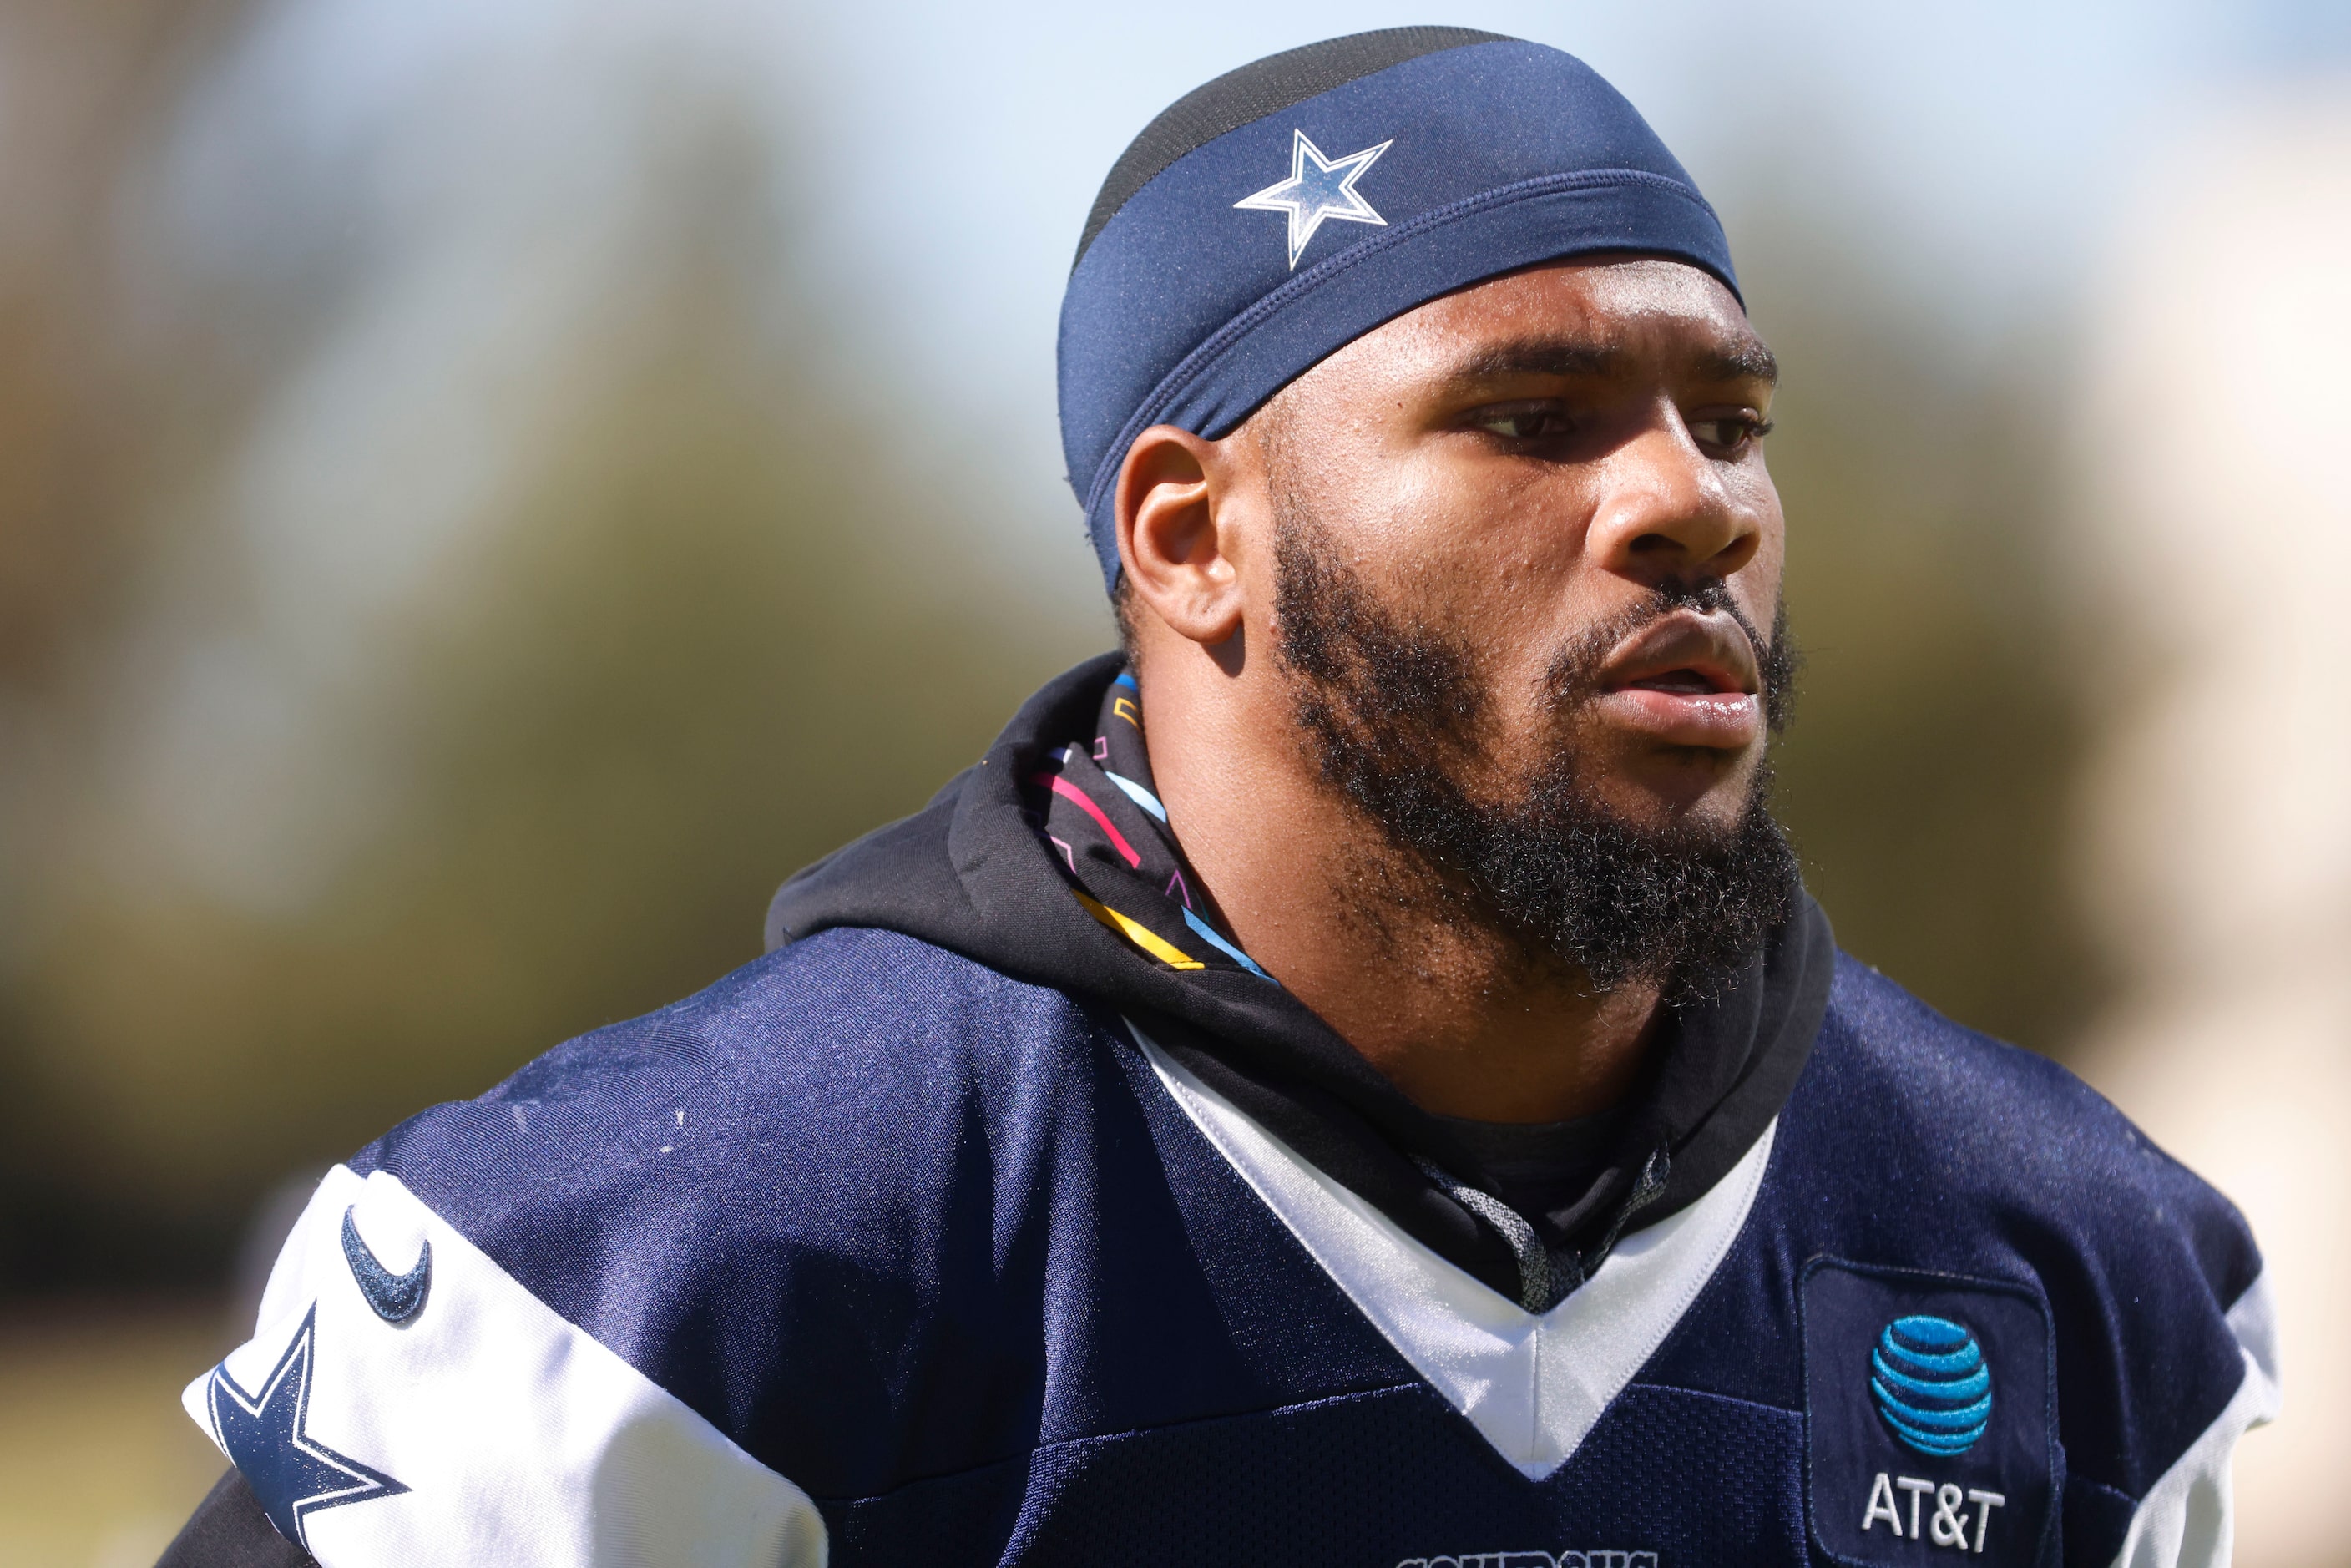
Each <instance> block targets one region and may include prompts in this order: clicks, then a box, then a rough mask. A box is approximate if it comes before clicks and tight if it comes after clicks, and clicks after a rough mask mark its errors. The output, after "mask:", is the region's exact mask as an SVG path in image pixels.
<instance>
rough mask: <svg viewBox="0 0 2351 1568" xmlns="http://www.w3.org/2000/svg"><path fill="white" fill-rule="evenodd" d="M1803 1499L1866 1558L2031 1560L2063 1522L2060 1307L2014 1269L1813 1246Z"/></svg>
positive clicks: (1852, 1557)
mask: <svg viewBox="0 0 2351 1568" xmlns="http://www.w3.org/2000/svg"><path fill="white" fill-rule="evenodd" d="M1803 1317H1804V1385H1805V1416H1806V1427H1807V1429H1808V1430H1807V1441H1808V1446H1809V1451H1808V1453H1807V1455H1806V1463H1805V1476H1804V1484H1805V1494H1806V1495H1805V1508H1806V1512H1807V1513H1808V1514H1809V1515H1810V1519H1811V1524H1812V1531H1813V1539H1814V1540H1815V1541H1816V1542H1818V1543H1819V1545H1820V1548H1821V1550H1822V1551H1823V1552H1826V1553H1827V1554H1828V1555H1829V1556H1831V1557H1833V1558H1834V1559H1836V1560H1837V1561H1838V1562H1841V1563H1854V1564H1858V1565H1865V1568H1896V1565H1900V1564H1911V1563H1935V1562H1944V1563H1948V1562H1949V1561H1950V1560H1951V1559H1952V1557H1953V1556H1954V1555H1964V1556H1969V1557H1981V1558H1984V1559H1986V1560H1987V1561H1989V1562H2003V1563H2009V1562H2012V1563H2030V1562H2033V1561H2035V1560H2037V1559H2038V1558H2039V1556H2040V1555H2041V1549H2042V1546H2043V1542H2044V1539H2045V1538H2046V1536H2047V1534H2048V1531H2049V1530H2050V1528H2051V1525H2052V1523H2053V1516H2052V1506H2051V1505H2052V1500H2053V1499H2052V1490H2053V1489H2052V1486H2051V1477H2052V1476H2053V1474H2054V1473H2055V1463H2054V1458H2055V1427H2056V1411H2055V1408H2054V1406H2053V1382H2052V1378H2051V1372H2050V1364H2049V1357H2050V1343H2051V1342H2050V1333H2049V1319H2048V1314H2047V1312H2046V1310H2045V1309H2044V1308H2043V1305H2042V1303H2041V1301H2040V1298H2039V1297H2038V1296H2037V1295H2035V1294H2034V1293H2033V1292H2032V1291H2029V1290H2027V1289H2024V1288H2023V1287H2021V1286H2017V1285H2011V1284H2006V1283H2003V1282H2000V1281H1988V1280H1986V1281H1979V1280H1967V1279H1958V1278H1953V1277H1951V1276H1948V1275H1933V1274H1925V1273H1917V1272H1911V1271H1908V1270H1892V1269H1873V1268H1868V1267H1865V1266H1864V1265H1860V1264H1854V1263H1845V1262H1842V1261H1839V1260H1833V1259H1815V1260H1813V1262H1812V1263H1811V1264H1810V1265H1809V1266H1808V1267H1807V1268H1806V1270H1805V1272H1804V1283H1803Z"/></svg>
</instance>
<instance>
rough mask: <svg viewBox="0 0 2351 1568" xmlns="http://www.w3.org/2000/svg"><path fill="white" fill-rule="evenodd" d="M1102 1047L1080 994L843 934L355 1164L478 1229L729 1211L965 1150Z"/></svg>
mask: <svg viewBox="0 0 2351 1568" xmlns="http://www.w3.org/2000/svg"><path fill="white" fill-rule="evenodd" d="M1093 1032H1094V1026H1093V1025H1092V1022H1091V1020H1090V1019H1088V1018H1087V1017H1086V1015H1085V1014H1084V1013H1083V1011H1082V1010H1081V1009H1080V1008H1079V1007H1078V1006H1077V1004H1076V1003H1075V1002H1073V1001H1072V1000H1071V998H1069V997H1067V996H1066V995H1064V994H1062V993H1061V992H1058V991H1054V990H1050V989H1047V988H1041V987H1037V986H1031V985H1025V984H1022V983H1020V982H1019V981H1015V980H1012V979H1009V978H1008V977H1005V976H1003V975H1000V974H998V973H997V972H995V971H993V970H991V969H988V968H987V967H983V966H981V965H978V964H976V963H973V962H971V961H970V960H968V959H966V958H962V957H959V956H956V955H955V954H952V953H949V952H946V950H944V949H942V948H939V947H936V946H932V945H930V944H928V943H925V942H923V941H920V940H918V939H916V938H914V937H911V936H902V935H899V934H897V933H894V932H887V931H876V930H853V929H843V930H835V931H828V932H825V933H823V934H821V935H820V936H815V937H811V938H810V939H809V940H807V941H805V942H800V943H796V944H794V945H792V946H789V947H786V948H784V949H782V950H781V951H779V952H776V953H772V954H769V955H768V956H765V957H763V958H760V959H758V960H757V961H755V962H753V963H751V964H748V965H746V966H745V967H742V968H740V969H737V970H736V971H735V972H734V973H732V974H730V975H728V976H726V977H724V978H723V979H721V980H719V981H718V982H717V983H716V984H715V985H713V986H711V987H710V988H707V989H705V990H704V991H702V992H700V993H698V994H696V995H695V996H692V997H689V998H685V999H684V1000H682V1001H679V1002H675V1003H673V1004H672V1005H670V1006H668V1007H665V1008H663V1009H660V1010H658V1011H656V1012H653V1013H649V1014H646V1015H645V1016H644V1017H643V1018H638V1019H629V1020H627V1021H625V1022H622V1023H617V1024H612V1025H609V1026H607V1027H606V1028H603V1029H601V1030H595V1031H593V1032H592V1033H590V1034H586V1035H582V1036H580V1038H579V1039H577V1040H570V1041H568V1042H566V1043H565V1044H562V1045H559V1046H558V1047H556V1048H555V1049H554V1050H552V1051H549V1052H547V1053H546V1054H545V1055H543V1056H541V1057H539V1058H538V1060H537V1061H533V1062H531V1063H530V1064H529V1065H528V1066H527V1067H525V1068H523V1069H522V1070H521V1071H518V1072H517V1073H516V1074H515V1075H514V1076H513V1077H511V1078H509V1079H508V1080H507V1082H504V1083H501V1084H499V1085H498V1086H497V1087H496V1088H495V1089H493V1090H491V1091H490V1092H488V1093H486V1094H485V1095H483V1096H482V1097H481V1098H480V1099H478V1100H474V1101H469V1102H462V1103H452V1104H444V1105H437V1106H434V1107H433V1108H432V1109H430V1110H428V1111H425V1112H423V1113H421V1114H419V1115H417V1116H415V1117H413V1118H412V1119H411V1120H409V1121H408V1122H406V1123H404V1124H402V1125H401V1126H399V1127H397V1128H395V1129H393V1130H392V1132H391V1133H389V1134H386V1135H385V1136H384V1137H383V1138H381V1140H379V1141H378V1142H377V1143H376V1144H375V1145H371V1147H370V1148H369V1149H367V1150H366V1151H364V1152H363V1153H362V1154H361V1155H360V1156H359V1157H358V1158H357V1159H355V1160H354V1161H353V1162H352V1165H353V1168H355V1169H357V1170H360V1172H362V1173H365V1172H368V1171H371V1170H376V1169H382V1170H386V1171H389V1172H391V1173H392V1175H394V1176H398V1177H399V1178H400V1179H401V1180H402V1182H404V1183H406V1184H407V1185H409V1186H411V1187H413V1188H414V1189H416V1190H417V1191H418V1192H419V1194H420V1196H424V1195H428V1194H429V1195H430V1196H427V1197H426V1201H428V1202H432V1203H434V1206H435V1207H441V1200H445V1201H447V1202H448V1203H450V1204H452V1205H453V1206H455V1210H456V1212H455V1213H452V1216H451V1217H452V1218H453V1219H454V1218H458V1215H459V1214H462V1215H463V1217H464V1218H463V1219H461V1220H460V1221H459V1222H460V1223H461V1225H463V1226H465V1228H469V1229H476V1228H479V1229H487V1230H491V1231H495V1230H496V1228H498V1227H499V1226H500V1225H501V1224H502V1223H504V1222H505V1221H506V1220H507V1218H508V1212H507V1211H508V1210H509V1209H511V1210H513V1211H515V1213H516V1214H517V1216H519V1217H521V1218H530V1219H534V1220H537V1219H543V1218H546V1217H547V1216H548V1214H549V1211H550V1210H556V1209H562V1208H567V1207H570V1208H578V1207H583V1206H587V1205H591V1204H592V1203H593V1202H594V1201H596V1200H598V1199H602V1200H609V1201H619V1202H626V1203H629V1204H632V1205H636V1206H643V1205H654V1206H659V1207H674V1206H677V1205H681V1204H687V1205H691V1204H695V1203H698V1202H708V1201H716V1200H719V1199H721V1198H723V1197H724V1196H725V1193H726V1190H727V1189H732V1188H738V1187H741V1186H745V1185H747V1184H754V1183H758V1184H772V1183H776V1182H784V1183H788V1184H796V1183H801V1182H809V1181H821V1180H824V1179H826V1178H827V1177H828V1176H830V1175H832V1174H835V1173H836V1171H837V1169H838V1168H839V1167H844V1166H859V1167H860V1168H863V1169H867V1170H869V1171H870V1170H871V1169H872V1168H873V1166H874V1163H875V1162H874V1152H875V1150H876V1148H877V1147H888V1148H892V1149H895V1150H898V1151H900V1152H902V1153H903V1152H904V1151H905V1150H906V1149H907V1148H908V1146H909V1140H913V1141H914V1142H916V1143H919V1142H920V1140H921V1139H922V1138H923V1137H924V1136H925V1134H941V1135H946V1136H948V1137H953V1136H955V1135H956V1126H957V1124H958V1122H959V1119H960V1118H961V1117H962V1115H963V1114H965V1111H964V1109H963V1108H964V1107H966V1106H967V1104H968V1103H971V1102H975V1101H977V1102H982V1103H989V1104H993V1103H997V1101H998V1100H999V1099H1000V1098H1002V1097H1004V1096H1006V1095H1010V1096H1015V1097H1018V1096H1021V1095H1027V1096H1029V1097H1034V1096H1036V1095H1039V1094H1043V1095H1046V1096H1049V1097H1050V1095H1051V1094H1052V1093H1053V1092H1054V1091H1055V1090H1056V1089H1057V1088H1062V1087H1069V1086H1070V1080H1071V1076H1072V1072H1073V1071H1076V1070H1077V1069H1079V1068H1081V1065H1082V1062H1083V1059H1084V1053H1083V1052H1082V1051H1080V1052H1075V1053H1073V1052H1072V1051H1071V1050H1070V1049H1069V1047H1070V1045H1071V1042H1072V1041H1076V1040H1084V1039H1086V1038H1088V1037H1089V1036H1090V1035H1091V1034H1092V1033H1093ZM884 1128H886V1129H888V1131H889V1133H890V1134H891V1136H890V1139H889V1142H888V1143H887V1144H886V1145H877V1144H876V1143H875V1142H873V1141H872V1140H873V1135H874V1134H878V1133H879V1131H880V1130H882V1129H884ZM885 1168H886V1167H885ZM860 1186H861V1189H862V1190H866V1191H872V1190H875V1189H876V1188H875V1184H874V1183H873V1182H872V1181H871V1180H870V1179H869V1180H868V1181H866V1182H863V1183H861V1184H860Z"/></svg>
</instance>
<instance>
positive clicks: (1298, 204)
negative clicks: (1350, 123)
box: [1233, 130, 1395, 272]
mask: <svg viewBox="0 0 2351 1568" xmlns="http://www.w3.org/2000/svg"><path fill="white" fill-rule="evenodd" d="M1290 136H1291V137H1292V138H1293V140H1292V141H1291V142H1290V178H1289V179H1287V180H1282V181H1279V182H1277V183H1273V184H1270V185H1268V186H1267V187H1266V188H1265V189H1264V190H1262V191H1259V193H1257V194H1255V195H1253V196H1244V197H1242V198H1241V199H1240V200H1239V201H1238V202H1235V203H1234V204H1233V205H1234V206H1235V207H1237V208H1239V209H1241V210H1243V211H1247V212H1253V213H1287V214H1290V271H1292V272H1295V271H1297V270H1298V258H1299V257H1300V256H1302V255H1303V254H1305V251H1306V242H1307V241H1309V240H1311V239H1312V238H1313V237H1314V231H1315V230H1316V229H1319V228H1321V227H1322V220H1323V219H1325V218H1337V219H1339V220H1341V221H1342V222H1344V223H1351V224H1377V225H1380V226H1381V227H1382V228H1385V227H1386V226H1387V219H1385V218H1384V217H1382V216H1380V214H1377V213H1375V212H1374V211H1373V210H1372V204H1371V203H1369V202H1367V201H1365V200H1364V197H1363V193H1361V192H1360V191H1357V190H1356V189H1355V182H1356V181H1358V180H1360V179H1362V178H1363V177H1364V170H1366V169H1368V168H1370V167H1371V166H1372V165H1373V164H1374V163H1376V162H1379V158H1380V154H1381V153H1383V152H1386V151H1387V150H1388V149H1389V148H1391V147H1393V146H1395V139H1394V138H1390V139H1389V140H1388V141H1383V142H1381V143H1380V144H1379V145H1378V146H1377V147H1366V148H1364V150H1363V151H1362V152H1350V153H1348V154H1347V155H1346V156H1345V157H1344V158H1326V157H1324V156H1323V155H1322V149H1321V148H1320V147H1317V146H1315V145H1314V143H1313V142H1312V141H1310V140H1308V138H1307V135H1306V132H1304V131H1298V130H1292V131H1290ZM1309 164H1311V165H1312V167H1311V169H1310V168H1309V167H1308V165H1309ZM1333 175H1336V176H1338V177H1337V178H1336V179H1333V178H1332V176H1333Z"/></svg>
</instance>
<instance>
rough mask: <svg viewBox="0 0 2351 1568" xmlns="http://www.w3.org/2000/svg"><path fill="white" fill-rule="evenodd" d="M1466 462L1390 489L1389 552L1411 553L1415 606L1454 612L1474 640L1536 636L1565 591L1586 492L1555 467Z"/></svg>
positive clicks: (1573, 572)
mask: <svg viewBox="0 0 2351 1568" xmlns="http://www.w3.org/2000/svg"><path fill="white" fill-rule="evenodd" d="M1467 467H1468V471H1467V472H1464V471H1463V470H1462V469H1461V468H1445V469H1435V470H1433V471H1428V472H1424V473H1422V474H1420V475H1418V476H1416V477H1415V479H1414V481H1413V482H1412V483H1411V484H1410V485H1409V486H1406V487H1405V489H1404V490H1403V491H1402V492H1401V493H1400V494H1399V496H1398V497H1397V501H1398V506H1397V507H1396V508H1395V512H1394V513H1393V514H1392V517H1393V527H1394V533H1395V538H1394V539H1393V545H1394V548H1395V550H1396V552H1397V553H1396V556H1395V558H1394V559H1398V560H1400V561H1406V562H1410V563H1411V565H1412V570H1411V571H1410V574H1409V577H1408V579H1407V583H1406V585H1407V586H1409V587H1410V588H1411V589H1413V590H1414V591H1416V592H1418V593H1419V594H1421V595H1423V596H1424V604H1425V609H1424V610H1423V613H1435V612H1445V613H1447V615H1448V616H1450V617H1454V618H1457V619H1456V620H1455V624H1457V625H1458V626H1461V627H1462V628H1463V629H1464V630H1465V631H1466V632H1469V634H1470V635H1471V636H1472V637H1473V639H1474V640H1476V641H1478V642H1481V643H1493V642H1500V643H1504V644H1505V645H1508V644H1510V643H1520V642H1524V641H1526V640H1529V639H1532V638H1537V637H1539V636H1540V635H1541V633H1542V632H1543V631H1544V630H1545V629H1546V628H1547V627H1548V626H1549V624H1550V623H1551V622H1552V621H1554V620H1555V619H1556V617H1557V615H1558V613H1559V612H1560V608H1561V606H1562V602H1564V601H1571V600H1573V598H1574V597H1575V595H1574V584H1575V582H1576V580H1577V575H1578V573H1579V572H1580V571H1581V570H1582V569H1583V539H1584V531H1585V529H1584V519H1585V516H1586V510H1587V507H1588V500H1587V498H1586V497H1583V495H1582V494H1581V493H1580V492H1579V491H1578V490H1577V488H1576V487H1575V486H1573V485H1570V484H1566V483H1563V482H1562V477H1561V476H1559V475H1557V474H1556V473H1554V474H1552V475H1543V474H1541V473H1540V472H1537V473H1533V474H1530V473H1529V472H1528V471H1527V470H1526V469H1524V468H1521V467H1515V466H1512V467H1506V466H1504V465H1499V464H1496V465H1467ZM1416 608H1419V607H1416Z"/></svg>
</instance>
